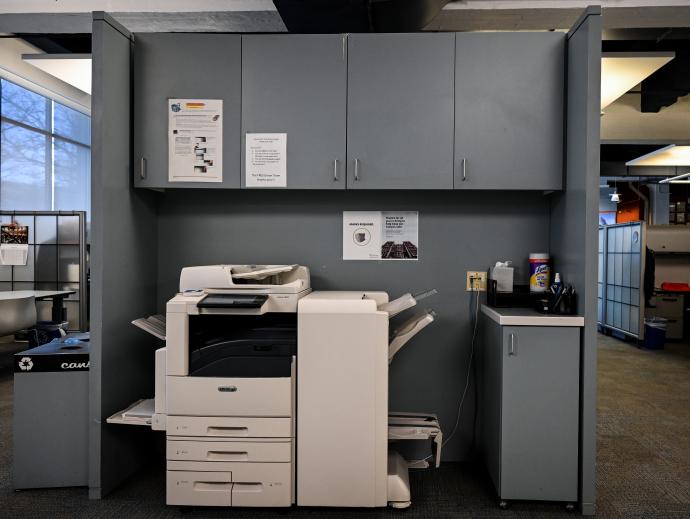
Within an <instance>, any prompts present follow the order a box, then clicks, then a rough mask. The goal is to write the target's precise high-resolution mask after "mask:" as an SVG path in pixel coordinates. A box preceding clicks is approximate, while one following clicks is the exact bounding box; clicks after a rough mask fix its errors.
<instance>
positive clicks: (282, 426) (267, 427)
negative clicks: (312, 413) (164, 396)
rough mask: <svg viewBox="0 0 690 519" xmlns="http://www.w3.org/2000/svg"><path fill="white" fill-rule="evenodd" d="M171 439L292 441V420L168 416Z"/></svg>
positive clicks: (168, 430) (168, 433) (168, 432)
mask: <svg viewBox="0 0 690 519" xmlns="http://www.w3.org/2000/svg"><path fill="white" fill-rule="evenodd" d="M167 435H168V436H205V437H215V438H291V437H292V418H249V417H228V416H168V423H167Z"/></svg>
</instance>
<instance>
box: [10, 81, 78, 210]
mask: <svg viewBox="0 0 690 519" xmlns="http://www.w3.org/2000/svg"><path fill="white" fill-rule="evenodd" d="M0 130H1V133H0V209H3V210H34V211H38V210H43V211H56V210H64V211H72V210H74V211H87V214H88V212H89V209H90V201H91V193H90V191H91V119H90V117H89V116H88V115H85V114H83V113H81V112H79V111H77V110H74V109H73V108H70V107H68V106H65V105H63V104H60V103H58V102H57V101H54V100H53V99H49V98H47V97H44V96H42V95H39V94H36V93H35V92H32V91H30V90H27V89H26V88H23V87H21V86H19V85H16V84H14V83H11V82H10V81H7V80H6V79H0Z"/></svg>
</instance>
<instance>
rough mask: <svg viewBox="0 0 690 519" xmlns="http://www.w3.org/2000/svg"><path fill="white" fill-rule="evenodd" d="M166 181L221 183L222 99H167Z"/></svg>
mask: <svg viewBox="0 0 690 519" xmlns="http://www.w3.org/2000/svg"><path fill="white" fill-rule="evenodd" d="M168 181H170V182H222V181H223V100H222V99H168Z"/></svg>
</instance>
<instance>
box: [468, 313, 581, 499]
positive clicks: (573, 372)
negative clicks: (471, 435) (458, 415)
mask: <svg viewBox="0 0 690 519" xmlns="http://www.w3.org/2000/svg"><path fill="white" fill-rule="evenodd" d="M482 319H483V321H482V322H483V324H482V336H483V341H482V342H483V344H482V349H481V352H480V355H479V362H480V366H481V367H480V370H479V373H480V384H479V391H480V397H479V398H480V400H479V409H480V433H479V437H480V443H481V445H482V451H483V457H484V461H485V463H486V466H487V469H488V471H489V474H490V476H491V479H492V480H493V483H494V486H495V487H496V491H497V493H498V496H499V498H500V500H501V502H502V505H503V504H506V503H507V502H508V501H510V500H530V501H531V500H534V501H538V500H542V501H562V502H565V503H568V504H569V506H572V503H574V502H576V501H577V499H578V435H579V427H578V424H579V420H578V413H579V395H580V392H579V372H580V362H579V359H580V328H577V327H559V326H505V325H500V324H498V323H497V322H495V321H493V320H491V319H489V318H488V317H486V316H484V315H482Z"/></svg>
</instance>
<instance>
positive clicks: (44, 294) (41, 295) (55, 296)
mask: <svg viewBox="0 0 690 519" xmlns="http://www.w3.org/2000/svg"><path fill="white" fill-rule="evenodd" d="M76 293H77V291H76V290H11V291H8V292H0V299H22V298H25V297H32V296H33V297H34V299H36V301H45V300H46V299H50V300H52V302H53V308H52V312H51V320H53V321H64V320H65V317H66V312H65V305H64V303H63V301H64V300H65V298H66V297H67V296H71V295H72V294H76Z"/></svg>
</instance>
